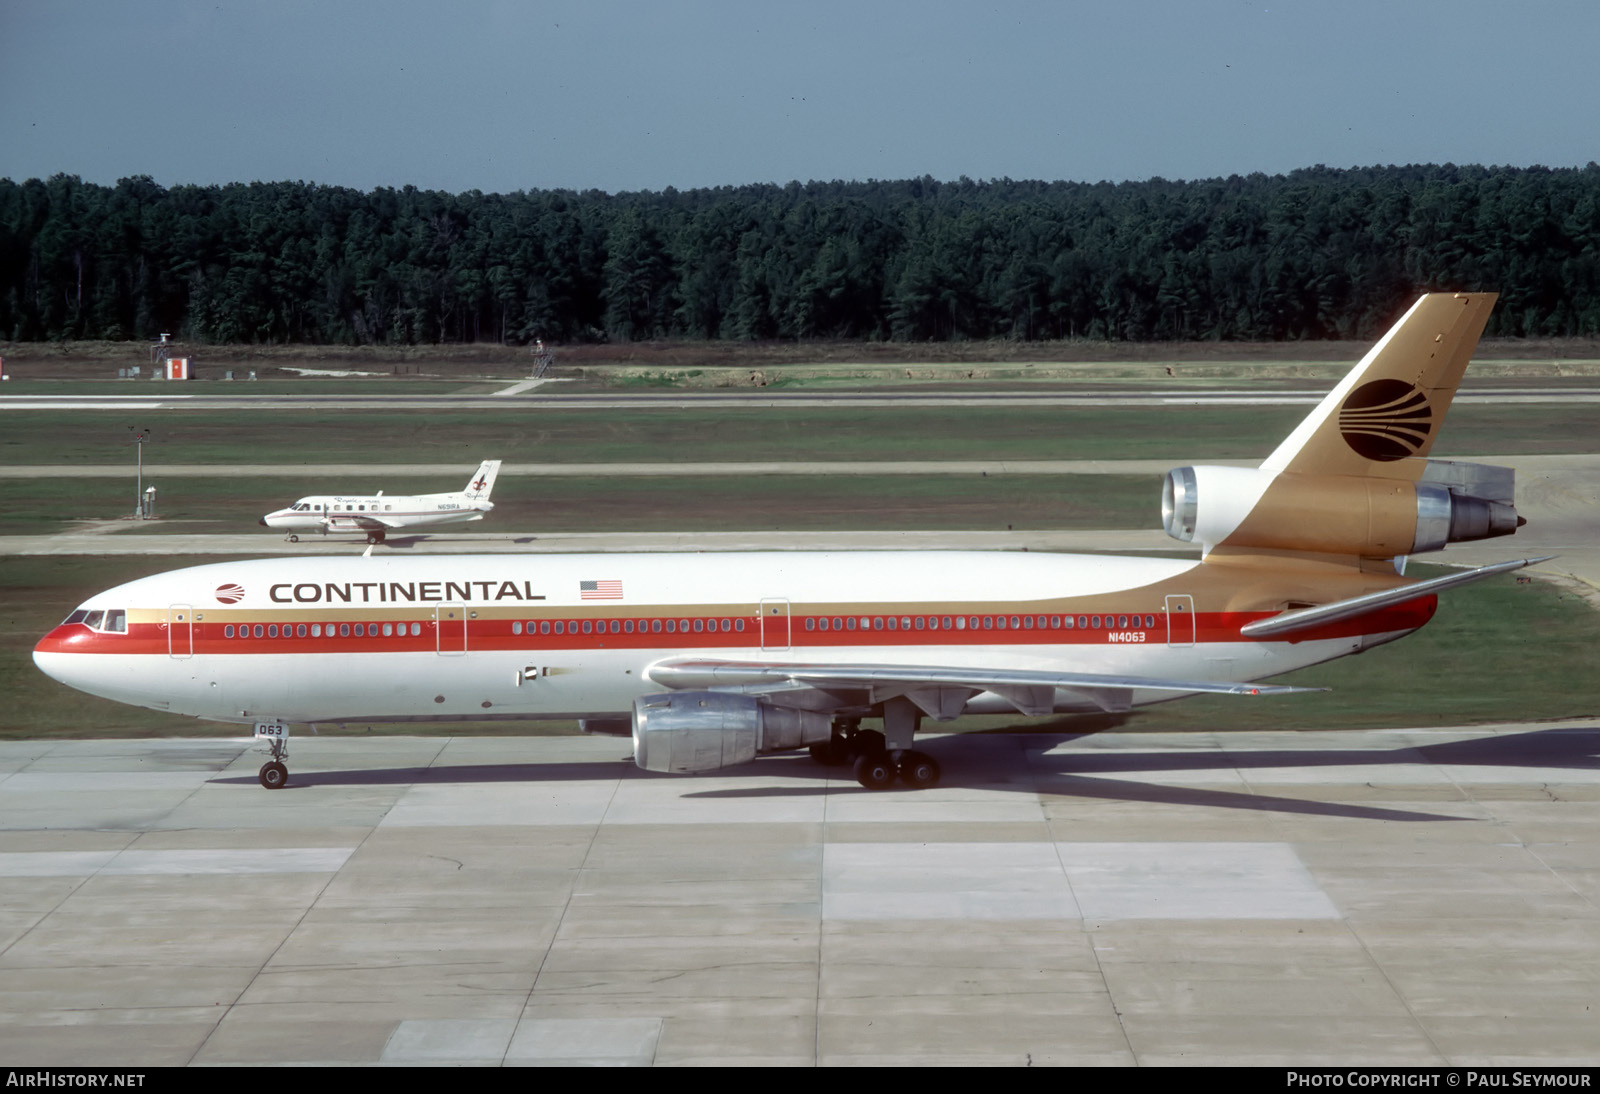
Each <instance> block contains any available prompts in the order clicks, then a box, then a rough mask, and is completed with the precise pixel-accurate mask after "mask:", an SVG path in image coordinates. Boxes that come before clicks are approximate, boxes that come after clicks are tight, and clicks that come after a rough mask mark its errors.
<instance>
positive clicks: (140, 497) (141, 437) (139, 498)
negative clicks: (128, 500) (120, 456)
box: [128, 425, 150, 520]
mask: <svg viewBox="0 0 1600 1094" xmlns="http://www.w3.org/2000/svg"><path fill="white" fill-rule="evenodd" d="M128 428H129V429H132V430H133V441H134V444H135V446H136V447H137V448H138V453H139V455H138V475H137V478H136V479H135V480H134V481H135V483H136V484H137V485H135V487H134V490H133V519H134V520H143V519H144V513H145V508H144V505H145V496H144V442H145V438H146V437H148V436H150V431H149V430H148V429H133V426H131V425H130V426H129V427H128Z"/></svg>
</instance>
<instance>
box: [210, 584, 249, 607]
mask: <svg viewBox="0 0 1600 1094" xmlns="http://www.w3.org/2000/svg"><path fill="white" fill-rule="evenodd" d="M216 596H217V600H218V601H219V602H220V603H223V604H237V603H239V601H241V600H243V599H244V586H243V585H233V584H228V585H218V586H217V593H216Z"/></svg>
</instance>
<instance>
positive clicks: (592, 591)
mask: <svg viewBox="0 0 1600 1094" xmlns="http://www.w3.org/2000/svg"><path fill="white" fill-rule="evenodd" d="M578 599H579V600H621V599H622V582H620V581H580V582H578Z"/></svg>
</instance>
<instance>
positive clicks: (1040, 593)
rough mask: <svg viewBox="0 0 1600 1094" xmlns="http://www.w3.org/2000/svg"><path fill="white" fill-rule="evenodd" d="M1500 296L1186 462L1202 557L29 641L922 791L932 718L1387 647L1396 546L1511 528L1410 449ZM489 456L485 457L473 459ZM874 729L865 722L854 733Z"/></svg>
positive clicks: (875, 561) (573, 579)
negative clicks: (1209, 460) (1267, 425)
mask: <svg viewBox="0 0 1600 1094" xmlns="http://www.w3.org/2000/svg"><path fill="white" fill-rule="evenodd" d="M1494 299H1495V297H1494V295H1493V294H1488V293H1461V294H1445V293H1441V294H1431V295H1427V296H1424V297H1422V298H1421V299H1420V300H1418V301H1417V302H1416V304H1415V305H1414V306H1413V307H1412V308H1411V309H1410V310H1409V311H1408V312H1407V313H1406V314H1405V316H1404V317H1403V318H1401V320H1400V321H1399V322H1398V323H1397V324H1396V325H1395V326H1394V327H1393V329H1391V330H1390V331H1389V332H1388V333H1387V334H1386V335H1385V336H1384V337H1383V339H1382V340H1381V341H1379V342H1378V343H1377V345H1376V346H1374V347H1373V349H1372V350H1371V352H1369V353H1368V354H1367V355H1366V357H1365V358H1363V359H1362V361H1361V362H1360V364H1358V365H1357V366H1356V367H1355V369H1354V370H1353V371H1351V372H1350V373H1349V375H1347V376H1346V377H1345V378H1344V379H1343V381H1341V382H1340V383H1339V384H1338V386H1336V387H1335V388H1334V389H1333V391H1331V392H1330V393H1329V394H1328V395H1327V397H1326V398H1324V399H1323V400H1322V402H1321V403H1320V404H1319V405H1318V406H1317V407H1316V409H1315V410H1313V411H1312V412H1311V414H1310V415H1309V416H1308V417H1307V418H1306V419H1305V420H1304V421H1303V422H1301V423H1300V425H1299V427H1298V428H1296V429H1295V430H1294V431H1293V432H1292V433H1291V434H1290V435H1289V437H1288V438H1287V439H1286V440H1285V441H1284V442H1283V443H1282V444H1280V445H1279V446H1278V448H1277V449H1276V450H1275V451H1274V452H1273V453H1272V454H1271V455H1270V456H1268V457H1267V458H1266V460H1265V461H1264V462H1263V463H1262V464H1261V465H1260V466H1259V467H1256V468H1237V467H1180V468H1177V469H1175V470H1173V471H1171V472H1169V473H1168V474H1167V476H1166V480H1165V483H1164V484H1163V486H1162V517H1163V521H1164V523H1165V526H1166V530H1167V532H1168V533H1169V534H1170V535H1172V536H1173V537H1175V538H1176V539H1178V540H1181V541H1183V542H1185V543H1193V544H1197V545H1198V546H1199V548H1200V551H1201V556H1200V558H1199V559H1198V560H1185V559H1164V558H1121V557H1095V556H1084V555H1067V554H1037V553H1034V554H1024V553H1010V552H998V551H996V552H945V551H926V552H923V551H918V552H877V551H872V552H850V553H803V552H759V553H740V554H732V553H730V554H649V555H622V554H616V555H606V554H601V555H571V556H542V557H541V556H508V555H501V556H476V557H474V556H454V557H448V556H433V557H418V558H404V559H401V558H372V557H351V558H316V559H289V560H278V559H271V560H261V561H251V562H224V563H218V564H215V565H210V566H198V567H194V568H191V569H185V570H177V571H174V572H171V573H165V574H159V575H156V576H154V577H147V578H143V579H141V580H138V581H133V582H129V583H128V584H125V585H120V586H118V587H117V588H114V589H111V590H109V591H108V592H104V593H101V594H99V595H97V596H94V597H91V598H90V599H89V600H88V601H86V602H85V603H84V604H82V605H81V606H80V607H79V608H78V609H77V610H76V611H74V612H72V613H71V614H70V615H69V616H68V617H67V619H66V621H65V622H63V623H62V624H61V625H60V626H58V627H56V628H55V629H54V630H52V631H51V632H50V633H49V635H47V636H46V637H45V638H44V639H43V640H42V641H40V642H39V644H38V646H37V648H36V649H35V651H34V660H35V661H36V662H37V664H38V665H39V667H40V668H41V669H43V670H44V671H45V672H46V673H48V674H49V675H51V676H53V677H54V678H56V679H57V680H60V681H62V682H64V683H67V684H70V685H72V686H73V687H76V688H79V689H81V690H83V691H86V692H90V693H92V694H95V695H101V696H105V697H107V698H111V699H116V700H119V701H121V702H124V703H132V704H136V705H139V706H145V707H150V708H153V709H156V710H162V711H170V712H172V713H174V714H183V715H189V716H193V717H196V718H204V719H210V720H214V721H219V722H236V723H243V724H246V725H249V724H252V723H253V724H254V725H255V728H256V734H257V736H260V737H264V738H266V739H267V741H268V744H269V746H270V749H271V753H272V758H271V759H270V760H269V761H268V762H267V763H266V765H265V766H263V767H262V769H261V782H262V784H263V785H265V786H267V787H269V788H275V787H281V786H283V785H284V783H285V781H286V780H287V778H288V771H287V769H286V768H285V766H284V764H283V762H282V761H283V759H284V757H285V755H286V745H287V741H286V737H287V734H288V727H289V725H290V724H291V723H310V724H312V725H315V724H316V723H319V722H330V723H339V722H354V721H360V722H367V721H372V722H421V721H429V720H450V721H459V720H465V719H475V718H517V719H530V718H560V719H571V718H576V719H580V720H582V721H583V722H584V724H585V728H587V729H590V730H597V729H598V730H601V731H611V732H618V733H631V734H632V737H633V751H634V758H635V761H636V762H637V763H638V765H639V766H640V767H642V768H645V769H647V770H650V771H660V772H703V771H710V770H714V769H717V768H723V767H727V766H730V765H733V764H741V763H744V762H746V761H749V760H752V759H754V758H755V757H756V756H758V755H761V754H766V753H771V752H777V751H782V750H793V749H800V748H807V747H809V748H810V750H811V753H812V755H813V756H814V757H815V758H816V759H817V760H819V761H820V762H822V763H846V762H853V764H854V774H855V777H856V778H857V779H858V780H859V781H860V782H861V784H862V785H863V786H866V787H869V788H882V787H886V786H889V785H891V784H892V783H894V782H896V781H898V782H901V783H903V784H904V785H907V786H912V787H925V786H931V785H933V784H934V783H936V782H937V781H938V779H939V776H940V771H939V765H938V763H937V762H936V760H935V759H934V757H933V756H931V755H929V754H928V753H926V752H923V751H921V750H918V749H916V748H914V747H913V735H914V734H915V733H916V731H917V730H918V729H919V728H920V726H921V723H922V721H923V719H925V718H926V719H930V720H932V721H936V722H937V721H946V720H949V719H952V718H955V717H956V716H957V715H960V714H963V713H1000V712H1016V713H1020V714H1023V715H1048V714H1053V713H1058V712H1074V711H1082V712H1094V711H1108V712H1116V711H1127V710H1129V709H1131V708H1133V707H1137V706H1140V705H1142V704H1148V703H1156V702H1162V701H1165V700H1169V699H1174V698H1178V697H1181V696H1185V695H1192V694H1197V693H1206V692H1212V693H1227V694H1238V695H1265V694H1273V693H1284V692H1291V691H1297V690H1303V689H1297V688H1289V687H1272V686H1265V685H1256V684H1254V683H1251V681H1256V680H1261V679H1264V678H1266V677H1270V676H1274V675H1276V674H1278V673H1283V672H1287V671H1289V670H1291V669H1299V668H1303V667H1305V666H1307V665H1315V664H1317V663H1319V662H1322V661H1328V660H1331V659H1332V658H1336V657H1343V656H1345V655H1346V654H1352V653H1358V652H1360V651H1362V650H1365V649H1370V648H1371V647H1373V646H1377V645H1379V644H1381V643H1384V642H1390V641H1393V640H1394V639H1396V638H1400V637H1402V636H1404V635H1406V634H1409V633H1410V632H1411V631H1414V630H1416V629H1417V628H1419V627H1421V626H1422V625H1423V624H1424V623H1426V622H1427V621H1428V619H1429V618H1430V617H1431V616H1432V615H1433V612H1434V609H1435V606H1436V594H1437V593H1439V592H1440V591H1442V590H1444V589H1447V588H1450V587H1453V586H1456V585H1461V584H1465V583H1467V582H1470V581H1475V580H1478V579H1480V578H1484V577H1487V576H1490V575H1492V574H1498V573H1504V572H1507V571H1509V570H1512V569H1516V568H1518V567H1521V566H1526V565H1528V564H1530V563H1531V562H1534V561H1539V560H1537V559H1519V560H1516V561H1508V562H1503V563H1499V564H1496V565H1491V566H1483V567H1480V568H1477V569H1472V570H1465V571H1462V572H1460V573H1453V574H1449V575H1447V576H1444V577H1439V578H1434V579H1431V580H1421V581H1419V580H1408V579H1407V578H1405V577H1404V576H1403V572H1402V571H1403V569H1404V562H1405V558H1406V556H1410V555H1414V554H1418V553H1421V552H1425V551H1434V550H1438V549H1440V548H1442V547H1444V546H1445V545H1446V544H1449V543H1457V542H1461V541H1465V540H1477V539H1485V538H1488V537H1491V536H1501V535H1508V534H1511V533H1513V532H1514V531H1515V530H1516V529H1517V527H1518V525H1519V524H1521V523H1522V521H1521V518H1519V517H1518V516H1517V513H1516V509H1515V508H1514V499H1513V496H1512V495H1513V491H1512V486H1513V481H1512V472H1511V471H1510V470H1509V469H1505V468H1497V467H1490V466H1486V465H1478V464H1467V463H1452V462H1445V461H1439V460H1431V459H1428V458H1427V457H1428V453H1429V451H1430V449H1431V448H1432V445H1433V442H1434V440H1435V438H1436V437H1437V436H1438V432H1439V427H1440V424H1441V422H1442V421H1443V418H1444V415H1445V412H1446V411H1447V410H1448V408H1449V406H1450V403H1451V400H1452V398H1453V396H1454V394H1455V390H1456V387H1457V385H1458V383H1459V382H1460V379H1461V376H1462V373H1463V371H1464V370H1465V368H1466V365H1467V362H1468V360H1469V359H1470V357H1471V356H1472V352H1473V349H1474V348H1475V347H1476V345H1477V342H1478V338H1479V335H1480V334H1481V333H1482V331H1483V327H1484V324H1485V322H1486V321H1487V319H1488V316H1489V312H1490V309H1491V308H1492V307H1493V304H1494ZM486 466H487V465H486ZM866 719H874V720H881V725H882V731H881V732H879V731H878V730H875V729H864V728H862V724H861V723H862V721H863V720H866Z"/></svg>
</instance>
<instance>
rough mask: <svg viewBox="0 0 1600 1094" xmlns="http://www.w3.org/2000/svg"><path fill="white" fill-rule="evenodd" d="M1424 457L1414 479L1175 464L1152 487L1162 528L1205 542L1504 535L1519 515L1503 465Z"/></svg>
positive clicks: (1301, 547) (1332, 548)
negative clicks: (1157, 494)
mask: <svg viewBox="0 0 1600 1094" xmlns="http://www.w3.org/2000/svg"><path fill="white" fill-rule="evenodd" d="M1426 464H1427V466H1426V467H1425V468H1424V469H1423V472H1422V475H1421V476H1420V478H1419V479H1418V480H1417V481H1415V482H1413V481H1411V480H1409V479H1388V478H1377V477H1373V476H1355V475H1303V474H1288V473H1284V474H1279V473H1276V472H1272V471H1265V470H1261V469H1259V468H1253V467H1207V466H1200V467H1177V468H1174V469H1173V470H1171V471H1168V472H1167V478H1166V481H1165V482H1164V483H1163V484H1162V487H1161V522H1162V525H1163V526H1164V527H1165V528H1166V530H1167V535H1169V536H1171V537H1173V538H1174V539H1179V540H1183V541H1185V542H1198V543H1200V544H1202V545H1203V546H1204V547H1205V549H1206V550H1208V551H1209V550H1210V549H1211V548H1213V547H1216V546H1218V545H1221V544H1226V545H1227V546H1229V547H1257V548H1266V549H1273V550H1284V551H1314V552H1318V553H1327V554H1343V555H1361V556H1363V557H1367V558H1393V557H1395V556H1396V555H1410V554H1418V553H1420V552H1423V551H1437V550H1439V549H1440V548H1441V547H1443V546H1445V545H1446V544H1448V543H1464V542H1467V541H1469V540H1475V539H1490V538H1492V537H1494V536H1508V535H1511V534H1512V533H1513V532H1515V531H1516V530H1517V529H1518V528H1519V527H1521V526H1522V525H1523V524H1525V523H1526V521H1525V520H1523V518H1521V517H1519V516H1518V515H1517V510H1516V507H1515V504H1514V495H1515V472H1514V471H1513V470H1512V469H1511V468H1509V467H1494V466H1491V465H1489V464H1478V463H1455V462H1451V461H1447V460H1428V461H1426ZM1202 498H1203V499H1204V500H1202Z"/></svg>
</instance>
